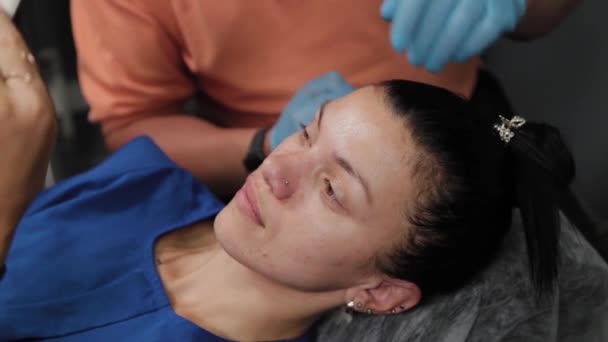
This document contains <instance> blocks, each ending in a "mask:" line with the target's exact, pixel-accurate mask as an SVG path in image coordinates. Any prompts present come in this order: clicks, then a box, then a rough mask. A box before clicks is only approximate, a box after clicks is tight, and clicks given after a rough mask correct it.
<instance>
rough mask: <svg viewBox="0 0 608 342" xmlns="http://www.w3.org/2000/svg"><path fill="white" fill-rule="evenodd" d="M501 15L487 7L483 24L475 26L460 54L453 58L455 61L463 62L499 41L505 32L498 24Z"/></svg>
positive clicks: (459, 50)
mask: <svg viewBox="0 0 608 342" xmlns="http://www.w3.org/2000/svg"><path fill="white" fill-rule="evenodd" d="M500 15H501V14H499V13H496V12H495V11H494V9H493V8H492V7H491V6H489V7H487V8H486V13H484V15H483V19H482V20H481V22H480V23H479V24H478V25H476V26H475V28H474V29H473V30H472V31H471V34H470V35H469V36H468V37H467V39H466V40H465V41H464V42H463V45H462V46H461V47H460V48H459V49H458V52H457V53H456V54H455V55H454V56H453V59H454V61H456V62H463V61H465V60H467V59H469V58H471V57H472V56H474V55H476V54H478V53H480V52H481V51H482V50H484V49H485V48H486V47H488V46H489V45H490V44H491V43H492V42H494V41H495V40H496V39H498V37H499V36H500V35H501V34H502V32H503V29H502V27H501V26H500V25H498V24H497V21H499V20H500V18H499V16H500Z"/></svg>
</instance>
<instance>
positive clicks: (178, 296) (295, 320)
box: [157, 223, 343, 341]
mask: <svg viewBox="0 0 608 342" xmlns="http://www.w3.org/2000/svg"><path fill="white" fill-rule="evenodd" d="M187 229H190V230H186V231H184V232H185V234H187V235H190V234H191V235H193V236H195V235H196V236H198V237H197V238H196V239H198V241H199V243H198V244H195V243H192V241H195V240H196V239H191V238H190V239H184V240H182V241H190V242H189V243H188V246H187V247H186V246H185V245H181V247H180V244H179V243H177V244H176V243H166V244H165V245H164V247H163V249H159V248H157V258H160V259H161V260H160V262H161V263H160V265H159V273H160V275H161V279H162V280H163V285H164V286H165V289H166V291H167V293H168V296H169V298H170V301H171V306H172V307H173V309H174V310H175V311H176V313H177V314H179V315H180V316H182V317H184V318H186V319H188V320H190V321H192V322H193V323H195V324H197V325H199V326H201V327H202V328H204V329H205V330H208V331H210V332H212V333H214V334H216V335H218V336H222V337H225V338H229V339H232V340H239V341H259V340H266V341H267V340H276V339H286V338H293V337H296V336H299V335H301V334H303V333H304V332H305V331H306V330H307V329H308V328H309V327H310V326H311V325H312V324H313V323H314V322H315V321H316V320H317V318H318V317H319V316H320V315H321V314H322V313H323V312H325V311H327V310H328V309H330V308H332V307H334V306H337V305H339V304H340V303H341V302H342V298H343V294H342V292H341V291H332V292H322V293H307V292H302V291H297V290H294V289H290V288H288V287H285V286H283V285H281V284H279V283H276V282H273V281H271V280H269V279H267V278H265V277H263V276H261V275H260V274H258V273H256V272H254V271H252V270H250V269H249V268H247V267H245V266H244V265H242V264H240V263H238V262H237V261H236V260H235V259H233V258H232V257H231V256H230V255H228V254H227V253H226V252H225V251H224V250H223V249H222V248H221V246H219V244H218V243H217V242H216V241H215V239H214V234H213V230H212V228H210V227H209V224H208V223H205V224H204V225H200V226H199V227H195V226H193V227H192V228H187ZM197 233H198V234H197ZM176 236H179V235H176ZM183 237H184V235H182V236H180V238H183ZM173 241H174V242H175V241H179V239H174V240H173ZM161 242H163V241H161ZM159 246H162V245H160V244H159ZM163 251H164V252H163ZM169 255H173V256H171V257H168V258H167V259H168V260H169V261H167V262H165V263H164V264H163V259H162V257H163V256H169Z"/></svg>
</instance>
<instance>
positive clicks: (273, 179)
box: [215, 87, 414, 291]
mask: <svg viewBox="0 0 608 342" xmlns="http://www.w3.org/2000/svg"><path fill="white" fill-rule="evenodd" d="M404 127H405V126H404V124H403V122H402V120H401V119H399V118H397V117H396V116H395V115H394V114H392V113H391V112H390V109H389V108H388V107H387V106H386V105H385V104H384V100H383V96H382V94H381V92H380V90H379V89H378V88H375V87H365V88H361V89H359V90H357V91H355V92H353V93H352V94H350V95H348V96H346V97H343V98H341V99H338V100H335V101H332V102H329V103H327V104H326V105H325V106H324V108H322V110H320V111H319V112H318V113H317V116H316V117H315V119H314V121H313V122H312V123H310V124H309V125H308V126H307V127H306V129H305V130H303V131H302V132H299V133H297V134H294V135H292V136H291V137H289V138H288V139H286V140H285V141H284V142H283V143H282V144H281V145H280V146H279V147H277V148H276V149H275V150H274V151H273V152H272V154H270V156H268V158H266V160H265V161H264V163H263V164H262V165H261V166H260V168H258V170H256V171H255V172H254V173H252V174H251V175H250V176H249V178H248V179H247V181H246V183H245V185H244V186H243V187H242V188H241V190H240V191H239V192H238V193H237V195H236V196H235V197H234V198H233V200H232V201H231V202H230V203H229V204H228V206H227V207H226V208H225V209H224V210H223V211H222V212H221V213H220V214H219V215H218V217H217V219H216V222H215V231H216V236H217V239H218V241H219V243H220V244H221V245H222V247H223V248H224V249H225V250H226V252H227V253H228V254H230V255H231V256H232V257H233V258H235V259H236V260H238V261H239V262H240V263H242V264H244V265H246V266H247V267H249V268H250V269H252V270H254V271H256V272H258V273H260V274H262V275H264V276H265V277H267V278H270V279H272V280H274V281H276V282H278V283H281V284H283V285H286V286H289V287H291V288H296V289H299V290H303V291H328V290H338V289H344V288H348V287H351V286H354V285H359V284H360V282H361V281H362V279H364V278H365V277H368V276H374V275H377V272H378V271H377V270H376V268H375V258H376V257H377V256H378V255H380V254H381V253H382V252H386V251H389V250H390V249H391V248H392V246H394V244H395V243H396V242H397V241H401V240H402V239H403V238H404V234H406V233H407V228H406V226H405V225H404V222H405V220H404V219H403V216H402V214H403V208H404V204H405V203H406V202H405V201H407V199H408V198H409V197H410V196H412V195H413V193H414V192H413V189H412V186H413V184H411V183H410V176H409V175H410V172H409V171H408V170H409V166H408V165H409V163H408V160H409V159H410V158H411V157H412V155H413V153H412V146H413V145H412V143H411V142H410V141H409V135H408V134H406V129H405V128H404Z"/></svg>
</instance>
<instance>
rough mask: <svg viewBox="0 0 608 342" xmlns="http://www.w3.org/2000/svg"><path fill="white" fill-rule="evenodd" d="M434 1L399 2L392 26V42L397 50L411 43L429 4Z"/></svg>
mask: <svg viewBox="0 0 608 342" xmlns="http://www.w3.org/2000/svg"><path fill="white" fill-rule="evenodd" d="M432 2H435V1H429V0H404V1H400V2H399V7H398V8H397V9H396V15H395V17H394V18H393V24H392V26H391V44H392V45H393V48H395V50H397V51H398V52H402V51H403V50H404V49H406V48H407V47H408V46H409V45H410V44H411V42H412V39H413V37H414V35H415V34H416V28H417V27H418V25H419V22H420V21H421V20H422V18H423V16H424V13H425V12H426V8H427V6H428V5H429V4H430V3H432Z"/></svg>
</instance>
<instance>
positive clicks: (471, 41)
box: [380, 0, 527, 72]
mask: <svg viewBox="0 0 608 342" xmlns="http://www.w3.org/2000/svg"><path fill="white" fill-rule="evenodd" d="M526 1H527V0H433V1H431V0H384V2H383V4H382V7H381V9H380V12H381V15H382V17H383V18H384V19H386V20H389V21H391V22H392V26H391V33H390V34H391V44H392V45H393V47H394V48H395V49H396V50H397V51H399V52H402V51H404V50H407V53H408V58H409V62H410V64H412V65H424V66H425V67H426V68H427V69H428V70H429V71H432V72H438V71H440V70H441V69H443V68H444V67H445V65H446V64H447V63H448V62H450V61H453V62H463V61H465V60H467V59H468V58H470V57H472V56H474V55H476V54H479V53H480V52H482V51H483V50H484V49H485V48H487V47H488V46H490V44H492V43H493V42H494V41H495V40H496V39H498V38H499V37H500V36H501V35H502V34H503V33H505V32H510V31H513V30H514V29H515V27H516V26H517V24H518V23H519V21H520V20H521V18H522V17H523V15H524V14H525V12H526Z"/></svg>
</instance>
